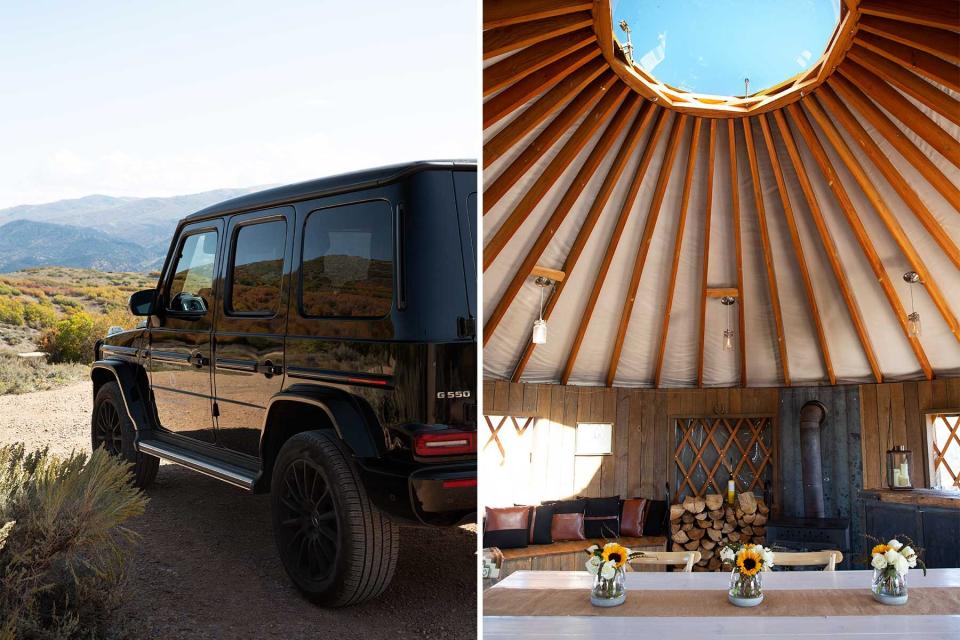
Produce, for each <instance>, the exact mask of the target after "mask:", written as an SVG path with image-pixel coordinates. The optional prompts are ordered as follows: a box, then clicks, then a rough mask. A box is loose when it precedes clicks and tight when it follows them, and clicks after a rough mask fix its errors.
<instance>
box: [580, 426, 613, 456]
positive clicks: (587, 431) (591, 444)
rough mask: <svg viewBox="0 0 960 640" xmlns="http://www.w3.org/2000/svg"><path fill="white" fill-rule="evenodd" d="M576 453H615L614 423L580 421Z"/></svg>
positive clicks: (607, 454) (603, 454) (588, 454)
mask: <svg viewBox="0 0 960 640" xmlns="http://www.w3.org/2000/svg"><path fill="white" fill-rule="evenodd" d="M576 455H578V456H609V455H613V425H612V424H611V423H609V422H578V423H577V444H576Z"/></svg>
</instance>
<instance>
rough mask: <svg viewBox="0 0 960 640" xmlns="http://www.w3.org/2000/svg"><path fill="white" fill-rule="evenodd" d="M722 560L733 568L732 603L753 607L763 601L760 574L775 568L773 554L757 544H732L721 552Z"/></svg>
mask: <svg viewBox="0 0 960 640" xmlns="http://www.w3.org/2000/svg"><path fill="white" fill-rule="evenodd" d="M720 559H721V560H722V561H723V563H724V564H729V565H731V566H732V568H733V572H732V574H731V576H730V593H729V598H730V602H732V603H733V604H735V605H737V606H742V607H752V606H755V605H758V604H760V603H761V602H762V601H763V584H762V581H761V579H760V574H761V572H763V571H770V569H771V568H772V567H773V552H772V551H770V549H768V548H766V547H763V546H760V545H755V544H739V543H735V544H730V545H727V546H725V547H724V548H723V549H721V550H720Z"/></svg>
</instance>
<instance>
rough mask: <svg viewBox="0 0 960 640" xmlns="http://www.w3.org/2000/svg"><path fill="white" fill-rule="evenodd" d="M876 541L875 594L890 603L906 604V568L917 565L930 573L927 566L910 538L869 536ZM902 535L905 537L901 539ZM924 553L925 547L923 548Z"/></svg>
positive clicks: (873, 556) (872, 553) (872, 557)
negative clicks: (880, 538) (885, 539)
mask: <svg viewBox="0 0 960 640" xmlns="http://www.w3.org/2000/svg"><path fill="white" fill-rule="evenodd" d="M866 537H867V538H868V539H870V540H871V541H872V542H873V543H874V546H873V549H871V550H870V566H871V567H873V586H872V589H871V590H872V591H873V597H874V598H875V599H876V600H878V601H880V602H883V603H887V604H903V603H905V602H906V601H907V571H909V570H910V569H912V568H914V567H916V566H917V565H919V566H920V568H921V569H923V574H924V575H926V574H927V566H926V565H925V564H924V563H923V561H922V560H921V559H920V557H919V553H918V552H917V550H915V549H914V542H913V540H911V539H910V538H909V537H907V536H904V535H901V536H899V537H898V536H894V537H893V538H891V539H890V540H889V541H887V542H883V541H881V540H879V539H877V538H873V537H872V536H866ZM901 538H902V540H901ZM921 552H922V550H921Z"/></svg>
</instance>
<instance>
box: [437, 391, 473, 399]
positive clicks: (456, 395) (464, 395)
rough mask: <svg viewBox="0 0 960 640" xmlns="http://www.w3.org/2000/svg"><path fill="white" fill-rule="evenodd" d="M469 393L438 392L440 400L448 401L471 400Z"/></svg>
mask: <svg viewBox="0 0 960 640" xmlns="http://www.w3.org/2000/svg"><path fill="white" fill-rule="evenodd" d="M469 397H470V392H469V391H437V399H438V400H447V399H451V398H469Z"/></svg>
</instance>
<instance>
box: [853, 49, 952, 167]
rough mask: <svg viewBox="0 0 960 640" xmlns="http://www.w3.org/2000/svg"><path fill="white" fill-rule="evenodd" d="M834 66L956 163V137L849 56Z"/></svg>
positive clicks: (945, 156) (872, 98)
mask: <svg viewBox="0 0 960 640" xmlns="http://www.w3.org/2000/svg"><path fill="white" fill-rule="evenodd" d="M838 70H839V71H840V73H841V75H843V77H845V78H846V79H847V80H849V81H850V82H851V83H853V84H854V85H855V86H857V87H860V88H861V89H862V90H863V91H864V93H866V94H867V95H868V96H870V99H871V100H873V101H874V102H876V103H877V104H878V105H880V106H881V107H883V108H884V109H885V110H886V111H888V112H889V113H891V114H893V117H895V118H896V119H897V120H899V121H900V122H902V123H903V124H904V125H905V126H906V127H907V128H909V129H912V130H913V131H914V132H915V133H916V134H917V135H919V136H920V137H921V138H923V139H924V140H925V141H926V142H927V144H929V145H930V146H931V147H933V148H934V149H936V150H937V151H938V152H939V153H940V154H941V155H942V156H943V157H944V158H946V159H947V160H949V161H950V162H951V163H953V164H954V165H956V166H958V167H960V145H958V144H957V141H956V140H954V139H953V137H952V136H950V134H948V133H947V132H946V131H944V130H943V129H942V128H941V127H940V126H939V125H938V124H937V123H936V122H934V121H933V120H932V119H931V118H930V117H928V116H927V114H925V113H924V112H923V111H921V110H920V109H919V108H917V107H916V105H914V104H913V103H912V102H910V101H909V100H907V99H906V98H904V97H903V96H902V95H901V94H900V92H898V91H897V90H896V89H894V88H893V87H891V86H890V85H888V84H887V83H886V82H885V81H884V80H882V79H881V78H880V77H879V76H877V75H875V74H874V73H873V72H871V71H869V70H867V69H866V68H865V67H862V66H860V65H859V64H857V63H856V62H854V61H852V60H847V61H845V62H844V63H843V64H842V65H840V66H839V67H838Z"/></svg>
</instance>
